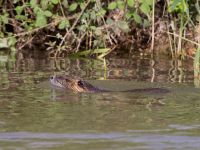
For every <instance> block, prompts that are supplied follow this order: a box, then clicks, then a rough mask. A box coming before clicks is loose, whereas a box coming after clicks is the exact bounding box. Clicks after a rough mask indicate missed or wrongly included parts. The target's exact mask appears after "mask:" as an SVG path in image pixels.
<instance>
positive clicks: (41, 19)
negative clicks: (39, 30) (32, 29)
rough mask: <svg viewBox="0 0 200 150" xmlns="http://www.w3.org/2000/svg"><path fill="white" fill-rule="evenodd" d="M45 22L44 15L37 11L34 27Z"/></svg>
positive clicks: (43, 24)
mask: <svg viewBox="0 0 200 150" xmlns="http://www.w3.org/2000/svg"><path fill="white" fill-rule="evenodd" d="M46 24H47V18H46V16H45V15H43V14H41V13H38V14H37V16H36V23H35V26H36V27H43V26H45V25H46Z"/></svg>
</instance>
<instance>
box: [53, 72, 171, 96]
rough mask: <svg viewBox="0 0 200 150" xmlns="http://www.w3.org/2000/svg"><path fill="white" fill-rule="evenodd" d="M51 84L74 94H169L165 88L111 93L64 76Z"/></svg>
mask: <svg viewBox="0 0 200 150" xmlns="http://www.w3.org/2000/svg"><path fill="white" fill-rule="evenodd" d="M50 82H51V84H52V85H53V86H56V87H59V88H62V89H69V90H72V91H74V92H90V93H98V92H153V93H167V92H169V90H168V89H164V88H144V89H131V90H125V91H110V90H105V89H101V88H98V87H95V86H93V85H91V84H90V83H88V82H86V81H84V80H81V79H76V78H72V77H69V76H62V75H54V76H52V77H50Z"/></svg>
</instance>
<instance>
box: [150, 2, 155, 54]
mask: <svg viewBox="0 0 200 150" xmlns="http://www.w3.org/2000/svg"><path fill="white" fill-rule="evenodd" d="M152 3H153V4H152V11H153V14H152V31H151V35H152V38H151V39H152V40H151V52H153V48H154V38H155V31H154V30H155V28H154V26H155V24H154V21H155V20H154V17H155V0H153V1H152Z"/></svg>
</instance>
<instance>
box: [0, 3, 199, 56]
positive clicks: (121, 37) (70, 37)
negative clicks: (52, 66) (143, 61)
mask: <svg viewBox="0 0 200 150" xmlns="http://www.w3.org/2000/svg"><path fill="white" fill-rule="evenodd" d="M199 3H200V2H199V1H198V0H115V1H109V0H107V1H100V0H97V1H94V0H86V1H83V0H76V1H71V0H30V1H28V0H0V14H1V15H0V49H7V50H8V49H9V50H11V52H16V51H19V50H23V49H30V50H31V49H34V48H35V47H39V49H44V50H45V51H47V52H48V53H49V54H50V56H57V57H58V56H63V55H66V54H68V53H75V52H76V55H89V54H91V53H92V54H94V53H95V54H99V55H98V56H99V57H103V56H105V55H106V54H108V53H110V52H111V51H114V50H115V49H118V50H120V51H117V52H118V53H127V52H132V51H135V50H137V51H142V52H143V51H144V50H145V49H150V51H149V52H151V53H152V52H153V50H155V51H156V48H155V47H157V46H156V45H158V49H159V50H160V49H162V51H164V52H167V53H170V54H171V55H172V56H183V55H185V54H188V55H190V56H191V55H193V54H194V53H195V52H198V51H196V50H197V49H198V47H199V38H200V37H199V35H200V25H199V22H200V4H199ZM166 41H167V42H166ZM183 41H187V45H185V42H183ZM156 43H159V44H156ZM160 45H162V47H159V46H160ZM165 45H167V46H166V47H165ZM126 50H128V51H126Z"/></svg>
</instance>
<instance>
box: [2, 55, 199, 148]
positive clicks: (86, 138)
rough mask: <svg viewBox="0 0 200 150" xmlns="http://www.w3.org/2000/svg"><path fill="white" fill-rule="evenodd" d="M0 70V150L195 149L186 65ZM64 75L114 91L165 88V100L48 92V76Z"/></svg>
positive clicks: (88, 64) (54, 63)
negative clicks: (166, 90) (82, 79)
mask: <svg viewBox="0 0 200 150" xmlns="http://www.w3.org/2000/svg"><path fill="white" fill-rule="evenodd" d="M0 68H1V74H0V85H1V86H0V148H1V149H42V150H44V149H59V150H62V149H63V150H64V149H82V150H84V149H85V150H90V149H92V150H93V149H105V150H108V149H119V150H122V149H124V150H129V149H130V150H132V149H198V148H199V147H200V144H199V143H200V137H199V136H200V132H199V129H200V118H199V116H200V95H199V89H198V88H195V87H194V85H192V83H191V82H193V72H192V64H190V62H181V61H170V60H166V59H155V60H151V59H138V58H137V59H136V58H134V59H129V60H128V59H110V60H107V61H106V64H105V63H103V62H101V61H96V60H77V59H72V60H70V59H61V60H53V59H50V60H34V59H23V60H17V61H16V62H15V61H10V62H7V61H6V62H1V63H0ZM64 73H65V74H68V75H72V76H79V77H82V78H84V79H86V80H88V81H89V82H91V83H92V84H94V85H96V86H99V87H103V88H107V89H110V90H114V91H120V90H126V89H134V88H146V87H164V88H167V89H169V90H170V91H171V92H170V93H167V94H159V93H151V94H149V93H131V92H127V93H124V92H109V93H92V94H88V93H72V92H69V91H68V92H67V91H64V90H59V89H54V88H51V86H50V85H49V81H48V78H49V76H50V75H52V74H64ZM94 79H95V80H94ZM103 79H108V80H103ZM172 82H173V83H172Z"/></svg>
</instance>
